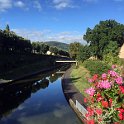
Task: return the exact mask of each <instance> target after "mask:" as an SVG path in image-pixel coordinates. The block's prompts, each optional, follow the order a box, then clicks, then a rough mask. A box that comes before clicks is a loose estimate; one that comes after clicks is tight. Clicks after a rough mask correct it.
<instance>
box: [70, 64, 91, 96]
mask: <svg viewBox="0 0 124 124" xmlns="http://www.w3.org/2000/svg"><path fill="white" fill-rule="evenodd" d="M88 77H90V72H89V71H88V70H87V69H86V68H84V67H83V66H82V65H80V66H79V67H78V68H75V67H74V66H73V70H72V72H71V79H72V83H74V85H75V86H76V87H77V89H78V90H79V91H80V92H81V93H82V94H83V95H85V96H86V93H85V89H86V88H88V87H90V84H89V83H88V81H87V79H88Z"/></svg>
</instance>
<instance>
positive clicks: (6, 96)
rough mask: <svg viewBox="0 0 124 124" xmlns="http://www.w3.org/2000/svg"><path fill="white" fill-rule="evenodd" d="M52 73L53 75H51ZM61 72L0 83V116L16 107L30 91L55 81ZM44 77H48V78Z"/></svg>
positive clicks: (5, 114) (32, 91) (43, 87)
mask: <svg viewBox="0 0 124 124" xmlns="http://www.w3.org/2000/svg"><path fill="white" fill-rule="evenodd" d="M53 73H54V75H52V74H53ZM60 76H61V74H56V73H55V71H54V72H49V73H47V74H42V75H37V76H32V77H31V78H28V79H23V80H20V81H16V82H13V83H11V84H0V118H2V117H3V116H4V117H6V116H8V115H9V114H11V112H12V111H13V109H15V108H17V107H18V106H19V105H20V104H22V103H23V102H24V101H25V100H26V99H27V98H29V97H30V96H31V93H35V92H37V91H38V90H40V89H45V88H47V87H48V86H49V81H50V82H52V83H53V82H55V81H56V80H57V79H58V78H59V77H60ZM46 77H50V78H49V80H48V79H47V78H46Z"/></svg>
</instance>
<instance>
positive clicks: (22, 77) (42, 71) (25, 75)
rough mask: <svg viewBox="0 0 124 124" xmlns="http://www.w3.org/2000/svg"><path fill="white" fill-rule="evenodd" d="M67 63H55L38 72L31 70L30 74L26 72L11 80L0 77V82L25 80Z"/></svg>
mask: <svg viewBox="0 0 124 124" xmlns="http://www.w3.org/2000/svg"><path fill="white" fill-rule="evenodd" d="M63 65H65V64H61V65H54V66H52V67H49V68H44V69H41V70H39V71H36V72H31V73H28V74H24V75H22V76H19V77H15V78H13V79H11V80H3V79H0V84H7V83H14V82H16V81H19V80H23V79H25V78H30V77H32V76H35V75H38V74H41V73H43V74H44V73H47V72H49V71H52V70H55V69H57V68H60V67H61V66H63Z"/></svg>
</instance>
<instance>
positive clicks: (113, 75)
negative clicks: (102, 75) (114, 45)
mask: <svg viewBox="0 0 124 124" xmlns="http://www.w3.org/2000/svg"><path fill="white" fill-rule="evenodd" d="M108 73H109V74H110V75H111V76H112V77H116V76H118V74H117V73H116V72H115V71H112V70H110V71H109V72H108Z"/></svg>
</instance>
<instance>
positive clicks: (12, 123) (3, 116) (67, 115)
mask: <svg viewBox="0 0 124 124" xmlns="http://www.w3.org/2000/svg"><path fill="white" fill-rule="evenodd" d="M15 83H16V84H11V85H7V86H4V85H3V86H0V124H81V122H80V121H79V119H78V118H77V116H76V114H75V113H74V112H73V111H72V109H71V108H70V106H69V105H68V103H67V101H66V99H65V97H64V95H63V91H62V86H61V74H56V73H55V72H51V73H48V74H44V75H42V74H40V75H37V76H34V77H32V78H30V79H25V80H22V81H18V82H15Z"/></svg>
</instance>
